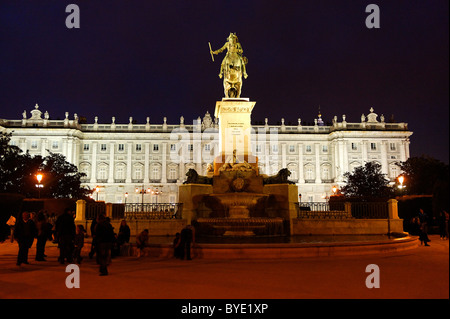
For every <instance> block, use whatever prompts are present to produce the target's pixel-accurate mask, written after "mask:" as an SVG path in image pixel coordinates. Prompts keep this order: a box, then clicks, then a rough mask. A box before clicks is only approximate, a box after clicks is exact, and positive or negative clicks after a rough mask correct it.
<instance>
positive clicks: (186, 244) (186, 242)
mask: <svg viewBox="0 0 450 319" xmlns="http://www.w3.org/2000/svg"><path fill="white" fill-rule="evenodd" d="M180 237H181V240H180V245H181V251H180V252H181V254H180V255H181V256H180V259H184V256H186V260H191V243H192V244H194V243H195V230H194V228H193V227H192V226H191V225H187V226H186V227H185V228H183V229H182V230H181V236H180Z"/></svg>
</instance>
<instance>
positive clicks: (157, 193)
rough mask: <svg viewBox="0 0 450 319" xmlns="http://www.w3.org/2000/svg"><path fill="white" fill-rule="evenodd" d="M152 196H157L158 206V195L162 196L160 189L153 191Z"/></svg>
mask: <svg viewBox="0 0 450 319" xmlns="http://www.w3.org/2000/svg"><path fill="white" fill-rule="evenodd" d="M152 194H153V195H156V204H158V195H160V194H162V191H160V190H159V189H156V190H152Z"/></svg>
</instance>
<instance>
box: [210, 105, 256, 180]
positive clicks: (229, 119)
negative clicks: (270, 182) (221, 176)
mask: <svg viewBox="0 0 450 319" xmlns="http://www.w3.org/2000/svg"><path fill="white" fill-rule="evenodd" d="M255 104H256V102H250V101H249V99H248V98H238V99H225V98H224V99H222V101H217V102H216V109H215V113H214V116H215V117H217V118H218V119H219V150H220V154H221V155H220V156H219V157H217V158H216V159H215V161H214V162H215V163H214V175H217V174H218V169H219V168H220V167H221V166H222V165H223V164H224V163H226V162H232V161H233V151H236V153H235V155H236V156H237V157H238V158H240V161H241V162H243V161H246V162H247V163H249V164H255V165H257V164H256V157H255V156H252V155H251V133H252V125H251V113H252V110H253V107H254V106H255Z"/></svg>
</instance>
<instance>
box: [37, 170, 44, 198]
mask: <svg viewBox="0 0 450 319" xmlns="http://www.w3.org/2000/svg"><path fill="white" fill-rule="evenodd" d="M43 177H44V175H42V174H41V173H38V174H37V175H36V179H37V182H38V183H37V184H36V187H37V189H38V196H39V197H38V198H41V188H43V187H44V185H42V184H41V181H42V178H43Z"/></svg>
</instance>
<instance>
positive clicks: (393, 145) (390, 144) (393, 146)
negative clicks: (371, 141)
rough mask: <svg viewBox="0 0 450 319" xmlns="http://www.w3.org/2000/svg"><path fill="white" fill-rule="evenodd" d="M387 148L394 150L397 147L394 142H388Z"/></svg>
mask: <svg viewBox="0 0 450 319" xmlns="http://www.w3.org/2000/svg"><path fill="white" fill-rule="evenodd" d="M389 149H390V150H391V151H395V150H396V149H397V146H396V144H395V143H389Z"/></svg>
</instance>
